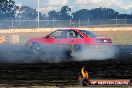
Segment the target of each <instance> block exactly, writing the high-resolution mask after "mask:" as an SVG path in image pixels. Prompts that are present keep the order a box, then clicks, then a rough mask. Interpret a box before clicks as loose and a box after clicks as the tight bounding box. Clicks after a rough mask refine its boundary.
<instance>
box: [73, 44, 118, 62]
mask: <svg viewBox="0 0 132 88" xmlns="http://www.w3.org/2000/svg"><path fill="white" fill-rule="evenodd" d="M72 56H74V57H75V58H74V59H75V60H80V61H82V60H105V59H115V58H116V57H118V56H119V49H118V48H117V47H115V46H112V47H111V48H108V47H105V48H102V49H101V48H100V49H97V48H93V47H88V48H86V47H85V48H83V50H81V51H79V52H73V53H72Z"/></svg>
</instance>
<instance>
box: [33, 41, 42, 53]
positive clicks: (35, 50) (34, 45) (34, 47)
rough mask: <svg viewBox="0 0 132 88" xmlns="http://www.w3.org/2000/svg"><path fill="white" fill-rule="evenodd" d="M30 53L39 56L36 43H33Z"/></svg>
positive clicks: (39, 51)
mask: <svg viewBox="0 0 132 88" xmlns="http://www.w3.org/2000/svg"><path fill="white" fill-rule="evenodd" d="M31 49H32V52H33V53H34V54H36V55H40V54H41V50H40V45H39V44H38V43H33V44H32V46H31Z"/></svg>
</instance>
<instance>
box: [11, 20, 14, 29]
mask: <svg viewBox="0 0 132 88" xmlns="http://www.w3.org/2000/svg"><path fill="white" fill-rule="evenodd" d="M13 26H14V24H13V19H12V20H11V28H12V29H13V28H14V27H13Z"/></svg>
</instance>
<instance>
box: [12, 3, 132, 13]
mask: <svg viewBox="0 0 132 88" xmlns="http://www.w3.org/2000/svg"><path fill="white" fill-rule="evenodd" d="M14 1H15V2H16V5H19V6H25V5H26V6H30V7H32V8H37V2H38V0H14ZM39 2H40V8H39V11H41V12H42V13H45V14H47V12H48V11H51V10H56V11H60V9H61V7H62V6H65V5H67V6H69V7H70V8H71V9H72V12H75V11H77V10H80V9H89V10H90V9H92V8H99V7H106V8H112V9H114V10H115V11H118V12H120V13H122V14H125V13H127V14H131V13H132V0H39Z"/></svg>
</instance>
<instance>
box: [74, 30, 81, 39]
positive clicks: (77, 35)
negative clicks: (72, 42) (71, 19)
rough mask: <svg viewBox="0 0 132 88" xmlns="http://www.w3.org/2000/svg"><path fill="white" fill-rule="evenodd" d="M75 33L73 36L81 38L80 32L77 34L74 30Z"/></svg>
mask: <svg viewBox="0 0 132 88" xmlns="http://www.w3.org/2000/svg"><path fill="white" fill-rule="evenodd" d="M74 33H75V38H83V36H82V35H81V34H79V33H78V32H77V31H74Z"/></svg>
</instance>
